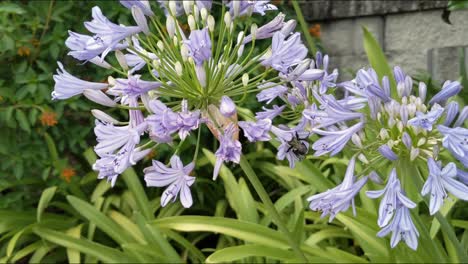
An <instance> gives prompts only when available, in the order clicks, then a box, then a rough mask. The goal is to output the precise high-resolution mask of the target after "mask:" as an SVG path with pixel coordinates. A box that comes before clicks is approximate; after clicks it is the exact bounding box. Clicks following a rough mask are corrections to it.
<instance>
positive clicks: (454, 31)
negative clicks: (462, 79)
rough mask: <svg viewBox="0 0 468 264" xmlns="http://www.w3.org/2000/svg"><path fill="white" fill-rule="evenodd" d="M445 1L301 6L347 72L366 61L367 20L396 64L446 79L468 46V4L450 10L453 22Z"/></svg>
mask: <svg viewBox="0 0 468 264" xmlns="http://www.w3.org/2000/svg"><path fill="white" fill-rule="evenodd" d="M319 3H322V5H319ZM446 4H447V3H446V1H355V0H350V1H332V0H329V1H326V0H321V1H311V2H304V3H303V10H304V15H305V18H306V20H308V21H309V22H311V23H319V24H320V25H321V39H322V42H323V46H324V48H325V49H326V52H327V53H328V54H329V55H330V57H331V58H330V59H331V64H332V66H334V67H337V68H339V69H341V74H342V75H344V76H343V77H344V78H348V77H351V74H350V73H351V72H352V71H354V70H356V69H359V68H361V67H365V66H368V62H367V58H366V55H365V54H364V49H363V43H362V26H366V27H367V28H368V29H369V30H370V31H371V32H372V33H373V34H374V36H375V37H376V39H377V40H378V41H379V43H380V44H381V45H382V47H383V49H384V51H385V53H386V55H387V57H388V59H389V62H390V64H391V65H392V66H394V65H400V66H401V67H402V68H403V69H404V70H405V71H407V72H408V73H410V74H412V75H414V74H416V73H418V72H421V71H423V72H428V73H430V74H432V75H433V77H434V78H435V79H437V80H440V81H444V80H446V79H456V78H458V76H459V71H458V69H459V55H460V49H466V46H468V10H463V11H454V12H452V14H451V15H450V20H451V22H452V25H449V24H447V23H445V22H444V21H443V20H442V18H441V14H442V11H443V8H444V7H445V6H446ZM326 14H328V17H327V15H326ZM467 51H468V50H467ZM465 63H466V62H465Z"/></svg>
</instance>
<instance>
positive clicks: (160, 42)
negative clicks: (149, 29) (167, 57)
mask: <svg viewBox="0 0 468 264" xmlns="http://www.w3.org/2000/svg"><path fill="white" fill-rule="evenodd" d="M156 46H158V49H159V50H160V51H164V43H163V42H162V41H161V40H158V43H156Z"/></svg>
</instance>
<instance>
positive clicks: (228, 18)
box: [224, 1, 239, 28]
mask: <svg viewBox="0 0 468 264" xmlns="http://www.w3.org/2000/svg"><path fill="white" fill-rule="evenodd" d="M236 2H239V1H234V3H236ZM231 22H232V18H231V13H229V12H226V13H224V24H226V27H227V28H229V27H230V26H231Z"/></svg>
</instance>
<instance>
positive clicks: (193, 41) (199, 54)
mask: <svg viewBox="0 0 468 264" xmlns="http://www.w3.org/2000/svg"><path fill="white" fill-rule="evenodd" d="M184 44H185V45H186V46H187V48H188V51H189V56H190V57H192V58H193V60H194V61H195V64H197V65H201V64H203V62H204V61H206V60H208V59H209V58H211V40H210V35H209V34H208V29H207V28H204V29H202V30H193V31H192V32H191V33H190V36H189V39H188V40H186V41H184Z"/></svg>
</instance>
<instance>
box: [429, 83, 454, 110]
mask: <svg viewBox="0 0 468 264" xmlns="http://www.w3.org/2000/svg"><path fill="white" fill-rule="evenodd" d="M461 89H462V86H461V85H460V83H459V82H457V81H454V82H451V81H446V82H445V83H444V85H443V86H442V90H441V91H440V92H438V93H437V94H436V95H434V97H432V99H431V100H430V101H429V103H428V104H430V105H431V104H434V103H439V102H444V101H446V100H447V99H449V98H450V97H452V96H455V95H457V94H458V93H459V92H460V91H461Z"/></svg>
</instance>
